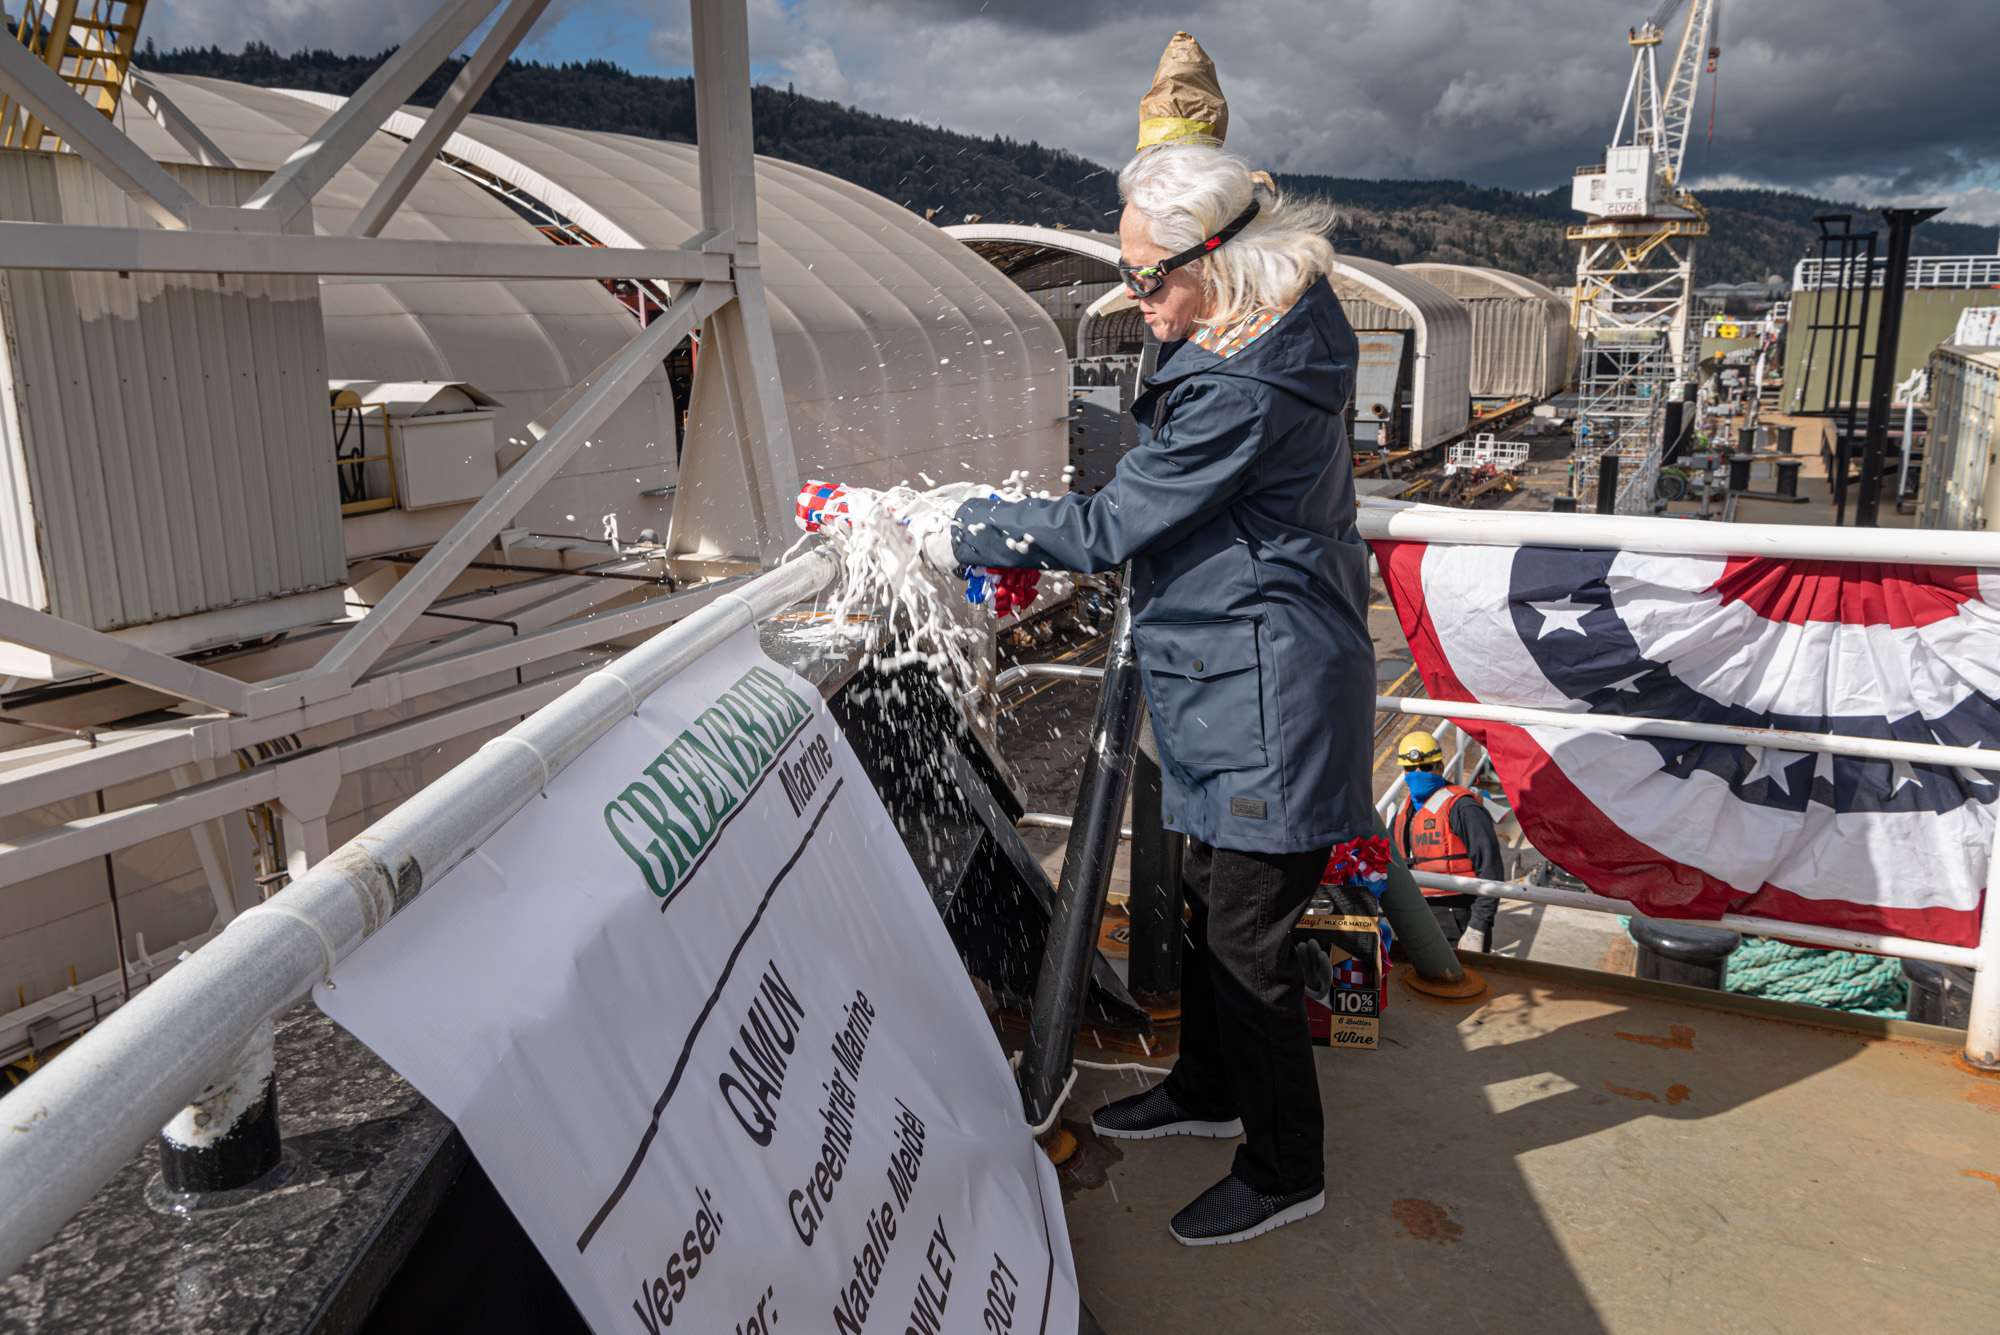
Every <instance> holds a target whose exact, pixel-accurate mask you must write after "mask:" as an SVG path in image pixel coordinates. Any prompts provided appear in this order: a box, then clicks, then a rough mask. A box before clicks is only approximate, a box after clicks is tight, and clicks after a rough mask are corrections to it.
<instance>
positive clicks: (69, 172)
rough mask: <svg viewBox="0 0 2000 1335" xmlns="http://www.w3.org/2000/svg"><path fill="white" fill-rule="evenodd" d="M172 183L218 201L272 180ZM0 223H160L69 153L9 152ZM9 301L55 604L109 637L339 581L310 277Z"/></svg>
mask: <svg viewBox="0 0 2000 1335" xmlns="http://www.w3.org/2000/svg"><path fill="white" fill-rule="evenodd" d="M168 170H169V171H170V172H171V173H172V174H173V175H174V176H176V177H177V178H178V179H179V180H180V181H181V182H182V184H183V185H184V186H186V188H187V189H188V190H189V191H190V192H191V193H193V194H194V195H195V197H196V198H198V199H200V200H202V201H203V202H206V203H211V204H222V205H230V204H236V203H239V202H240V201H241V199H243V198H244V197H246V196H247V195H248V194H249V192H250V191H251V190H253V189H254V188H255V187H256V185H257V184H258V182H259V181H260V180H261V175H260V174H256V173H246V172H236V171H228V170H224V169H220V168H207V167H182V166H171V167H169V168H168ZM0 212H4V213H5V214H6V216H8V217H10V218H15V219H20V220H23V221H43V222H55V221H66V222H71V223H80V224H85V225H104V226H120V227H148V226H151V225H152V224H151V222H150V220H149V219H148V218H146V217H145V215H144V214H143V213H142V212H141V211H140V210H139V209H138V208H137V207H136V206H135V205H134V204H133V203H132V202H131V200H130V198H129V197H128V196H126V195H125V194H124V193H123V192H122V191H120V190H119V189H118V188H117V187H116V186H114V185H113V184H112V183H111V182H109V181H108V180H106V179H105V178H103V177H102V176H100V175H98V174H97V173H96V172H95V171H94V170H93V169H91V168H90V167H89V165H88V164H86V163H85V162H84V161H83V160H82V159H81V158H78V157H76V156H75V155H72V154H40V153H22V152H13V153H8V154H5V155H4V156H0ZM6 297H7V301H6V307H5V313H4V318H5V320H6V322H7V324H8V327H9V333H10V338H9V341H8V348H9V354H10V356H9V361H10V368H11V380H12V386H11V388H12V390H13V398H14V402H15V409H16V413H15V417H14V419H13V420H14V421H15V424H16V425H17V427H18V430H19V438H18V439H19V445H18V447H17V448H18V449H19V450H20V452H21V453H22V455H23V456H24V457H25V460H26V472H27V477H28V482H29V487H30V490H31V492H32V494H33V498H34V508H35V527H36V538H37V543H38V547H39V559H40V562H41V566H42V570H43V574H44V578H45V580H46V586H47V587H46V590H45V593H44V599H43V606H45V607H46V608H47V609H48V610H49V611H52V612H54V613H55V614H56V615H59V616H63V617H66V618H68V619H70V620H73V621H77V622H80V623H82V624H84V625H87V626H91V627H93V628H95V629H98V630H111V629H115V628H118V627H124V626H137V625H147V624H150V623H153V622H158V621H163V620H168V619H172V618H176V617H182V616H188V615H191V614H193V613H197V612H205V611H209V610H213V609H216V608H221V607H230V606H236V605H240V604H243V603H249V602H256V601H260V600H263V599H268V598H274V597H279V596H282V595H286V594H292V593H299V592H304V591H308V590H312V589H319V588H326V587H328V586H330V585H333V584H338V583H341V582H343V581H344V579H345V574H346V563H345V557H344V553H343V551H342V547H341V543H340V530H339V513H338V505H337V500H336V496H337V493H336V490H335V484H334V475H333V460H332V451H331V448H330V434H329V418H328V414H327V406H326V398H325V383H326V353H325V343H324V333H323V327H322V322H321V317H320V309H319V301H318V291H317V287H316V285H315V284H314V283H313V282H312V280H310V279H303V278H297V277H289V276H279V277H249V278H245V277H240V276H230V277H226V278H225V277H221V276H218V275H214V274H134V275H132V276H130V277H123V276H120V275H118V274H115V273H74V274H73V273H67V272H60V271H53V272H38V273H28V272H24V271H18V270H17V271H14V272H12V273H10V274H9V275H8V279H7V291H6Z"/></svg>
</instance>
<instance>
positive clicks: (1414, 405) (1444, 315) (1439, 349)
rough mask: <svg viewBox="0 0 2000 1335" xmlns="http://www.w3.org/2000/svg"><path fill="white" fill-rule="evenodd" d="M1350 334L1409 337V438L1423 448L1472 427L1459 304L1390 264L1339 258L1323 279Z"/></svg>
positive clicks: (1467, 340)
mask: <svg viewBox="0 0 2000 1335" xmlns="http://www.w3.org/2000/svg"><path fill="white" fill-rule="evenodd" d="M1327 281H1328V282H1329V283H1330V284H1331V285H1332V287H1333V292H1334V295H1335V296H1337V297H1339V298H1340V303H1341V306H1342V307H1343V308H1344V309H1345V310H1346V312H1347V319H1348V323H1350V324H1352V325H1353V326H1354V327H1355V328H1356V329H1383V330H1389V329H1410V330H1414V331H1415V332H1416V336H1417V346H1416V354H1415V358H1414V361H1415V367H1416V369H1415V370H1414V371H1413V372H1412V373H1411V379H1412V382H1413V384H1412V389H1411V405H1410V436H1411V439H1412V442H1413V443H1414V444H1416V445H1418V446H1420V447H1424V448H1428V447H1430V446H1432V445H1439V444H1442V443H1444V442H1445V441H1448V440H1452V439H1455V438H1457V437H1458V436H1461V435H1463V434H1464V433H1465V428H1466V427H1467V426H1468V425H1469V424H1470V423H1471V421H1472V317H1471V315H1470V314H1468V313H1467V311H1466V309H1465V306H1464V304H1463V303H1461V302H1460V301H1458V300H1457V299H1456V298H1454V297H1452V296H1450V295H1449V294H1447V293H1445V292H1443V291H1441V290H1439V289H1438V288H1436V287H1434V286H1433V285H1431V284H1430V283H1427V282H1425V281H1424V280H1423V279H1421V278H1419V277H1417V276H1416V275H1415V274H1412V273H1405V272H1404V271H1403V270H1401V269H1398V268H1396V267H1395V266H1394V265H1392V264H1383V263H1382V262H1381V261H1379V260H1365V259H1361V258H1360V257H1358V256H1354V255H1342V256H1340V257H1339V258H1338V259H1337V260H1335V261H1334V270H1333V272H1332V273H1330V274H1328V275H1327Z"/></svg>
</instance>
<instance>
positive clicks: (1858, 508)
mask: <svg viewBox="0 0 2000 1335" xmlns="http://www.w3.org/2000/svg"><path fill="white" fill-rule="evenodd" d="M1943 212H1944V210H1943V209H1883V210H1882V216H1883V217H1884V218H1886V219H1887V220H1888V222H1889V255H1888V258H1887V260H1885V261H1884V263H1883V266H1882V312H1881V314H1880V315H1879V316H1877V317H1876V324H1875V382H1874V384H1873V385H1872V386H1871V387H1870V390H1869V394H1868V435H1867V438H1866V439H1865V440H1864V441H1863V443H1862V446H1861V490H1860V492H1859V493H1858V494H1857V495H1856V496H1855V498H1854V526H1855V527H1856V528H1874V527H1875V525H1876V522H1877V515H1878V513H1879V511H1880V508H1881V504H1882V464H1883V456H1884V455H1885V454H1886V453H1887V451H1888V445H1889V403H1890V400H1891V399H1893V398H1894V397H1895V393H1896V344H1897V343H1898V341H1899V340H1900V336H1901V334H1902V331H1903V286H1904V284H1905V283H1906V282H1907V281H1908V279H1909V275H1910V233H1911V232H1913V231H1915V230H1916V226H1917V224H1918V223H1920V222H1922V221H1924V220H1925V219H1926V218H1935V217H1937V215H1938V214H1940V213H1943ZM1855 389H1856V390H1859V389H1860V386H1859V385H1856V386H1855Z"/></svg>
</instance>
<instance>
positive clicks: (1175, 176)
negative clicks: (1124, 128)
mask: <svg viewBox="0 0 2000 1335" xmlns="http://www.w3.org/2000/svg"><path fill="white" fill-rule="evenodd" d="M1118 193H1119V195H1120V196H1121V197H1122V198H1123V199H1124V200H1125V202H1126V204H1128V205H1129V206H1130V207H1132V208H1134V209H1137V210H1138V211H1139V212H1140V213H1141V214H1143V215H1144V216H1145V218H1146V220H1147V222H1148V223H1150V224H1151V226H1150V227H1149V228H1148V231H1149V232H1150V234H1151V236H1152V239H1153V244H1155V245H1157V246H1161V247H1164V248H1165V249H1166V250H1167V252H1168V253H1169V254H1176V255H1177V254H1179V253H1180V252H1181V251H1183V250H1187V249H1188V248H1190V247H1192V246H1198V245H1200V244H1201V243H1202V242H1204V241H1206V240H1207V239H1208V238H1209V237H1212V236H1214V235H1215V234H1216V233H1217V232H1219V231H1221V230H1222V229H1223V228H1224V227H1226V226H1228V225H1229V223H1230V221H1231V220H1232V219H1234V218H1235V217H1236V216H1237V215H1238V214H1240V213H1242V212H1243V210H1244V209H1246V208H1248V207H1250V201H1251V199H1252V198H1255V199H1256V201H1257V206H1258V207H1257V216H1256V218H1254V219H1252V220H1251V222H1250V225H1249V226H1247V227H1245V228H1244V229H1243V230H1242V231H1241V232H1238V233H1237V234H1236V236H1235V237H1234V238H1232V239H1231V240H1230V241H1228V242H1227V243H1226V244H1224V245H1222V246H1219V247H1217V248H1216V249H1215V251H1214V252H1212V253H1211V254H1209V255H1206V256H1204V257H1203V258H1202V259H1199V260H1197V261H1195V262H1194V263H1193V264H1191V265H1189V266H1188V267H1189V268H1190V269H1193V270H1194V271H1195V272H1197V273H1198V274H1200V276H1201V281H1202V285H1203V287H1204V289H1205V290H1206V292H1207V295H1208V297H1209V298H1210V304H1211V309H1210V311H1209V314H1208V317H1207V318H1206V319H1204V320H1202V321H1201V323H1202V324H1206V325H1216V326H1220V325H1227V324H1231V323H1233V322H1235V321H1237V320H1241V319H1244V318H1246V317H1248V316H1252V315H1257V314H1261V313H1262V312H1264V311H1272V310H1283V309H1285V308H1286V307H1288V306H1290V305H1291V304H1292V303H1293V302H1295V301H1297V300H1298V299H1299V297H1300V296H1301V295H1302V294H1303V293H1304V292H1305V290H1306V289H1307V288H1308V287H1311V286H1312V285H1313V283H1314V282H1315V281H1316V280H1317V279H1318V278H1319V277H1320V276H1321V275H1323V274H1325V273H1327V272H1328V271H1330V270H1331V269H1332V268H1333V246H1332V244H1331V243H1330V242H1328V241H1327V239H1326V234H1327V233H1328V232H1329V231H1331V230H1332V229H1333V224H1334V211H1333V206H1332V205H1330V204H1328V203H1327V202H1326V201H1324V200H1321V199H1318V198H1314V197H1312V196H1306V197H1304V198H1294V197H1292V196H1289V195H1285V194H1283V193H1281V192H1280V191H1278V190H1277V189H1275V188H1274V187H1273V186H1272V185H1271V184H1270V178H1269V177H1268V176H1265V175H1264V174H1263V173H1261V172H1259V173H1256V174H1255V175H1253V174H1252V173H1251V170H1250V164H1249V163H1247V162H1245V161H1244V160H1243V159H1242V158H1239V157H1237V156H1236V155H1235V154H1233V153H1227V152H1224V151H1223V149H1222V147H1221V146H1220V145H1219V144H1215V143H1212V142H1211V143H1199V142H1197V143H1177V144H1161V145H1159V146H1157V147H1155V148H1149V149H1146V150H1145V151H1144V152H1142V153H1140V154H1139V155H1138V156H1137V157H1135V158H1133V159H1132V160H1131V161H1130V162H1128V163H1126V164H1125V168H1124V170H1123V171H1121V172H1119V173H1118Z"/></svg>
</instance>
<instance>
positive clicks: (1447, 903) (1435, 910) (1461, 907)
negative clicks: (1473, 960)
mask: <svg viewBox="0 0 2000 1335" xmlns="http://www.w3.org/2000/svg"><path fill="white" fill-rule="evenodd" d="M1424 903H1425V904H1427V905H1429V906H1430V911H1431V916H1432V917H1433V918H1436V919H1437V924H1438V930H1439V931H1441V932H1443V933H1444V939H1445V942H1446V943H1447V944H1449V945H1454V946H1455V945H1457V944H1458V943H1459V941H1460V940H1461V939H1463V938H1464V936H1465V933H1466V931H1467V929H1468V928H1469V929H1471V930H1473V931H1477V932H1484V933H1486V948H1487V949H1488V950H1491V949H1492V948H1493V919H1494V917H1495V916H1496V915H1498V914H1499V912H1500V901H1499V900H1497V899H1495V898H1493V897H1492V896H1491V895H1425V896H1424Z"/></svg>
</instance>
